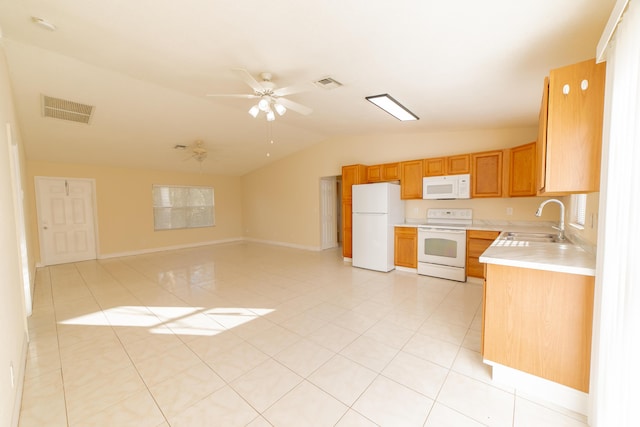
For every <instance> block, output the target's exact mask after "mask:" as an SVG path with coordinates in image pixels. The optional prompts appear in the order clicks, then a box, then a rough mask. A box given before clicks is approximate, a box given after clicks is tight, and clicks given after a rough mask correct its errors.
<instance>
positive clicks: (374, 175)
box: [367, 162, 400, 182]
mask: <svg viewBox="0 0 640 427" xmlns="http://www.w3.org/2000/svg"><path fill="white" fill-rule="evenodd" d="M399 179H400V163H398V162H395V163H385V164H383V165H373V166H367V182H383V181H397V180H399Z"/></svg>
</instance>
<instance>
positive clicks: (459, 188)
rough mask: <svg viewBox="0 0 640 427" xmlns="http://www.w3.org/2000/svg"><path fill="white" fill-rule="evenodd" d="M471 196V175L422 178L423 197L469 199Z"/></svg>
mask: <svg viewBox="0 0 640 427" xmlns="http://www.w3.org/2000/svg"><path fill="white" fill-rule="evenodd" d="M470 197H471V176H470V175H469V174H463V175H445V176H427V177H425V178H422V198H423V199H431V200H433V199H469V198H470Z"/></svg>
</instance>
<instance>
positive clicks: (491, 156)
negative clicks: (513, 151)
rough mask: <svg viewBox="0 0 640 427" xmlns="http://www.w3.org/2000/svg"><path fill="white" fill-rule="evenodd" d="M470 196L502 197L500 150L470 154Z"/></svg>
mask: <svg viewBox="0 0 640 427" xmlns="http://www.w3.org/2000/svg"><path fill="white" fill-rule="evenodd" d="M471 197H502V150H500V151H487V152H484V153H474V154H472V155H471Z"/></svg>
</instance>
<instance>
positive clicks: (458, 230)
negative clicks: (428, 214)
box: [419, 228, 467, 234]
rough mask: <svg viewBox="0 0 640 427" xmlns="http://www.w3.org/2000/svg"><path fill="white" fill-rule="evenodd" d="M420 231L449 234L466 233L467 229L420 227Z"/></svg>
mask: <svg viewBox="0 0 640 427" xmlns="http://www.w3.org/2000/svg"><path fill="white" fill-rule="evenodd" d="M419 231H423V232H427V233H448V234H452V233H453V234H465V233H466V232H467V230H460V229H447V228H420V229H419Z"/></svg>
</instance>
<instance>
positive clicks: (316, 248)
mask: <svg viewBox="0 0 640 427" xmlns="http://www.w3.org/2000/svg"><path fill="white" fill-rule="evenodd" d="M243 240H244V241H246V242H253V243H264V244H267V245H274V246H285V247H287V248H293V249H302V250H305V251H314V252H319V251H321V250H322V249H321V248H320V247H319V246H305V245H296V244H294V243H286V242H278V241H275V240H262V239H254V238H252V237H245V238H244V239H243Z"/></svg>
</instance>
